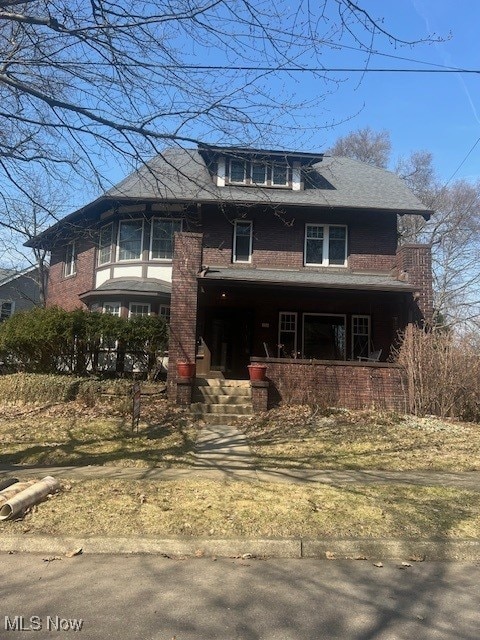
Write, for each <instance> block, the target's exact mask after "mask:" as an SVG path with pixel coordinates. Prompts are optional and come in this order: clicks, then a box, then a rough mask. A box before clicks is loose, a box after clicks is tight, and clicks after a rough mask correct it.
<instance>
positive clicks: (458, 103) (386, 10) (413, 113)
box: [311, 0, 480, 181]
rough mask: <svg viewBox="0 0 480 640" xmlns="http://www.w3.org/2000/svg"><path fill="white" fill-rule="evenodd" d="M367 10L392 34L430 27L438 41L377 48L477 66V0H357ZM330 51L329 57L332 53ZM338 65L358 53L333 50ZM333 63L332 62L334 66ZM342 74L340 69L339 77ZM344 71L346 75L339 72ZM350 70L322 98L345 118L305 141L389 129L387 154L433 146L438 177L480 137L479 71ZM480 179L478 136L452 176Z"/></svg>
mask: <svg viewBox="0 0 480 640" xmlns="http://www.w3.org/2000/svg"><path fill="white" fill-rule="evenodd" d="M361 5H362V7H364V8H365V9H367V10H368V11H369V12H370V13H371V15H372V16H375V17H384V18H385V22H384V24H385V26H386V27H388V29H389V30H390V31H392V32H393V33H395V34H396V35H399V36H406V37H408V38H411V37H412V36H413V37H421V38H423V37H425V36H426V35H428V34H437V35H438V36H440V37H442V36H443V37H444V38H445V40H444V41H443V42H439V43H435V44H428V45H417V46H415V47H401V48H397V49H396V50H392V49H387V47H383V48H382V49H383V50H384V51H387V50H388V51H389V52H391V53H393V54H394V55H398V56H405V57H409V58H413V59H415V60H421V61H425V62H431V63H435V64H440V65H448V66H453V67H460V68H468V69H480V44H479V26H480V2H478V1H477V0H458V1H457V2H452V0H400V1H398V0H397V1H393V0H363V2H362V3H361ZM335 57H337V56H334V58H335ZM338 58H340V60H339V61H340V62H341V64H342V66H343V64H346V65H349V64H352V65H354V64H355V65H356V64H360V65H361V63H362V61H364V60H365V56H364V55H363V54H361V55H360V54H356V53H354V54H351V53H350V54H341V55H340V54H339V55H338ZM369 64H370V66H371V67H417V68H422V67H423V68H425V65H418V64H414V63H410V62H407V61H396V60H393V59H389V58H384V57H381V56H374V57H372V58H371V60H370V63H369ZM337 66H338V65H337ZM339 77H341V76H339ZM343 77H344V78H347V75H346V74H345V76H343ZM359 79H360V78H359V76H358V75H356V76H354V75H351V76H350V77H349V78H348V79H347V80H346V82H345V84H344V86H342V88H341V89H340V90H339V91H338V92H337V93H336V94H335V95H334V96H331V97H330V98H329V100H328V103H327V104H325V107H326V108H327V107H328V111H329V113H330V115H333V114H336V115H337V117H342V116H343V117H348V115H349V114H352V113H356V112H357V111H359V113H358V115H356V116H355V117H354V118H353V119H352V120H350V121H349V122H346V123H344V124H341V125H339V126H337V127H335V128H334V129H332V130H331V131H328V132H322V133H321V134H320V135H318V134H317V135H315V136H313V137H312V140H311V141H312V146H313V147H314V148H315V149H318V148H322V147H323V145H324V144H326V145H327V146H328V144H330V143H332V142H333V141H334V140H335V139H336V138H337V137H338V136H340V135H344V134H345V133H348V132H349V131H351V130H354V129H358V128H360V127H365V126H367V125H369V126H371V127H372V128H373V129H376V130H380V129H386V130H388V131H389V132H390V134H391V140H392V148H393V155H394V156H398V155H408V154H409V153H410V152H411V151H413V150H418V149H422V150H423V149H424V150H428V151H430V152H432V153H433V156H434V164H435V167H436V169H437V171H438V173H439V176H440V178H441V179H442V180H445V181H446V180H448V179H449V178H450V177H451V176H452V174H453V173H454V172H455V171H457V169H458V167H459V165H460V164H461V162H462V161H463V160H464V158H465V156H466V155H467V153H468V152H469V150H470V149H471V148H472V146H473V145H474V144H475V142H476V141H477V140H478V139H479V138H480V75H477V74H400V73H391V74H384V73H382V74H377V73H369V74H366V75H365V76H364V77H363V78H362V79H361V82H360V85H358V82H359ZM459 178H465V179H468V180H477V179H480V142H479V144H478V145H477V147H476V148H475V149H474V151H473V152H472V153H471V155H470V156H469V158H468V159H467V160H466V161H465V163H464V164H463V166H462V167H461V168H460V169H458V172H457V173H456V174H455V179H459Z"/></svg>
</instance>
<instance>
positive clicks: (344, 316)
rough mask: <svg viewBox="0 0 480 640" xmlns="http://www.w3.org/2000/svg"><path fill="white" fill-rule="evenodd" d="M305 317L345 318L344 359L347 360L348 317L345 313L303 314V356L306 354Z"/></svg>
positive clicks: (308, 312)
mask: <svg viewBox="0 0 480 640" xmlns="http://www.w3.org/2000/svg"><path fill="white" fill-rule="evenodd" d="M305 316H323V317H328V318H343V326H344V328H345V353H344V354H343V357H344V358H345V359H346V358H347V315H346V314H345V313H311V312H310V311H305V312H304V313H303V314H302V355H303V354H304V353H305Z"/></svg>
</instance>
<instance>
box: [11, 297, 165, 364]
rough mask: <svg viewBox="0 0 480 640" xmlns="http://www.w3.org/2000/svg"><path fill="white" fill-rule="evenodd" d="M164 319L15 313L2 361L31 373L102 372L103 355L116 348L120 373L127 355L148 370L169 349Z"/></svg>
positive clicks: (81, 313) (85, 313)
mask: <svg viewBox="0 0 480 640" xmlns="http://www.w3.org/2000/svg"><path fill="white" fill-rule="evenodd" d="M167 335H168V329H167V325H166V323H165V320H164V319H163V318H161V317H157V316H147V317H135V318H132V319H128V320H127V319H124V318H118V317H115V316H112V315H108V314H101V313H91V312H88V311H83V310H82V309H76V310H74V311H65V310H63V309H59V308H56V307H50V308H48V309H40V308H36V309H31V310H29V311H24V312H20V313H17V314H14V315H13V316H12V317H11V318H9V319H8V320H7V321H5V322H3V323H2V324H1V325H0V359H1V360H3V361H4V362H5V364H6V366H7V367H10V368H12V369H16V370H22V371H26V372H32V373H55V372H58V371H61V372H65V373H74V374H76V375H79V376H83V375H85V374H86V373H87V372H93V373H95V372H97V371H98V370H99V354H100V352H101V351H102V350H104V349H105V345H106V344H115V345H116V358H117V371H119V372H121V371H123V362H124V359H125V354H127V353H128V354H131V356H132V358H133V360H134V362H135V363H138V364H141V365H142V368H143V369H145V370H147V371H149V370H150V369H151V368H153V366H154V365H155V354H156V352H157V351H163V350H164V349H165V347H166V345H167Z"/></svg>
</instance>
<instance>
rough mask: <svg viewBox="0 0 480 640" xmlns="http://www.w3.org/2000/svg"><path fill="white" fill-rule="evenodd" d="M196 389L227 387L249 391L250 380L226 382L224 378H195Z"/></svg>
mask: <svg viewBox="0 0 480 640" xmlns="http://www.w3.org/2000/svg"><path fill="white" fill-rule="evenodd" d="M195 384H196V386H197V387H229V388H230V389H231V388H232V387H233V388H237V389H238V388H244V389H250V387H251V385H250V380H227V379H225V378H196V380H195Z"/></svg>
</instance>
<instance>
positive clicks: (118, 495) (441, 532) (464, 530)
mask: <svg viewBox="0 0 480 640" xmlns="http://www.w3.org/2000/svg"><path fill="white" fill-rule="evenodd" d="M63 485H64V487H65V489H66V490H64V491H62V492H61V493H59V494H58V495H57V496H55V497H53V498H51V499H50V500H48V501H47V502H44V503H41V504H39V505H38V506H36V507H35V508H34V509H33V511H32V512H31V513H29V514H27V515H26V517H25V518H24V519H23V520H17V521H15V522H9V521H8V522H3V523H0V529H1V531H2V533H4V534H9V533H30V534H36V533H37V534H54V535H62V536H83V535H99V536H100V535H101V536H104V535H110V536H128V535H155V536H158V537H171V536H176V535H181V536H200V537H212V538H215V537H221V538H224V537H254V538H262V537H273V538H277V537H278V538H282V537H306V538H310V537H311V538H352V537H361V538H414V539H421V538H423V539H428V538H433V537H435V538H443V539H455V538H479V537H480V493H479V492H474V491H465V490H459V489H454V488H445V487H414V486H407V485H401V484H398V485H391V484H389V485H375V486H373V485H355V486H351V485H349V486H344V487H342V486H337V487H333V486H325V485H312V484H308V485H292V484H282V485H281V487H280V486H279V485H278V484H274V483H268V482H258V481H255V482H250V481H241V480H236V481H232V480H228V481H224V482H222V481H213V480H202V479H200V478H196V479H183V480H175V481H164V482H151V481H130V480H109V479H102V480H79V481H70V482H66V481H65V480H64V481H63ZM280 489H281V490H280Z"/></svg>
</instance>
